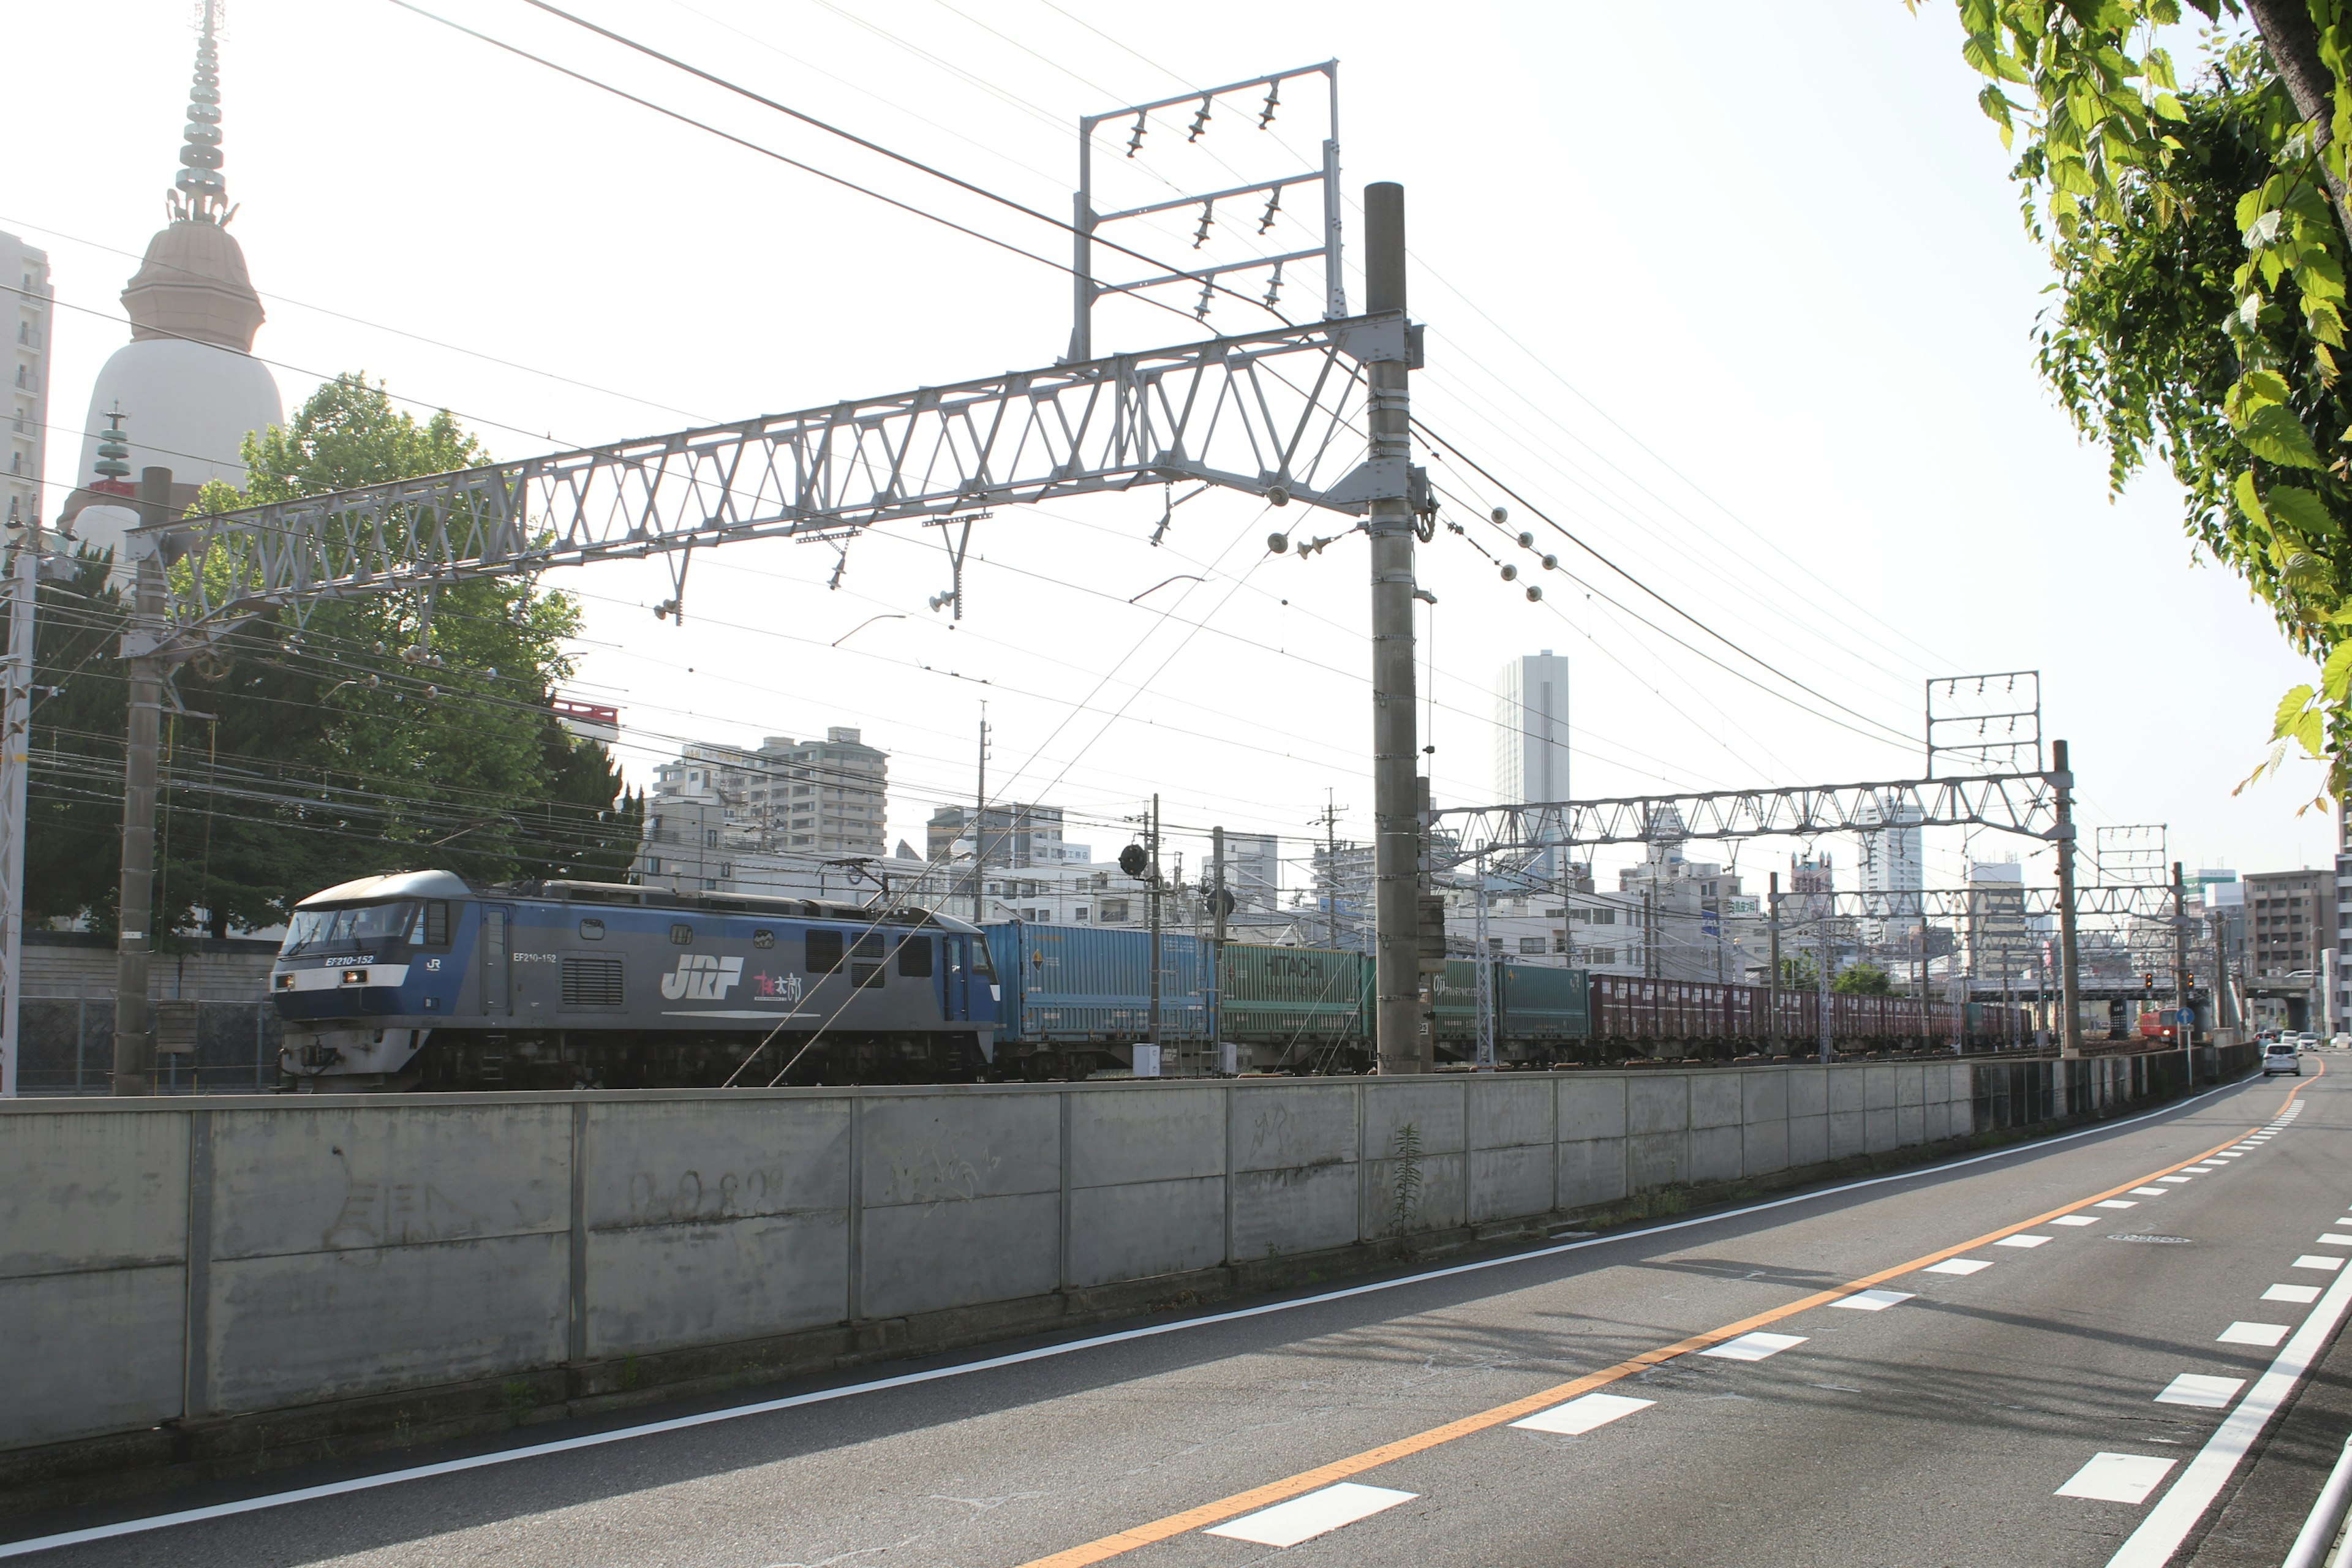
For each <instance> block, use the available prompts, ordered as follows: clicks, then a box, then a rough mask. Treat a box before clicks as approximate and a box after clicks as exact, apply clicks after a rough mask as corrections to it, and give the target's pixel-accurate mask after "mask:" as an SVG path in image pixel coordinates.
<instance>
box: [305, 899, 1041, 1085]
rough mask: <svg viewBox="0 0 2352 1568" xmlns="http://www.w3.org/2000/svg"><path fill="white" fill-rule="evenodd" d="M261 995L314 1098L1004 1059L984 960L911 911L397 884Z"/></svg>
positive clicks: (325, 910) (933, 1075)
mask: <svg viewBox="0 0 2352 1568" xmlns="http://www.w3.org/2000/svg"><path fill="white" fill-rule="evenodd" d="M269 985H270V997H271V1000H272V1001H273V1002H274V1003H275V1004H276V1005H277V1008H278V1016H279V1018H280V1019H281V1020H282V1022H283V1023H284V1026H285V1032H286V1043H285V1046H284V1048H283V1049H282V1051H281V1052H280V1054H279V1058H278V1059H279V1067H280V1069H281V1075H282V1079H283V1080H284V1081H285V1082H286V1083H287V1085H288V1086H289V1087H290V1088H294V1089H311V1090H317V1091H328V1090H350V1089H573V1088H605V1089H647V1088H693V1087H698V1086H715V1085H719V1084H722V1083H725V1082H727V1081H728V1080H729V1079H730V1078H733V1079H735V1080H736V1081H738V1082H745V1083H766V1082H769V1081H770V1080H772V1079H781V1081H783V1082H786V1083H940V1082H958V1081H968V1080H971V1079H977V1078H980V1077H982V1076H983V1075H985V1074H986V1073H987V1072H988V1070H989V1064H990V1061H991V1058H992V1056H993V1055H994V1052H995V1029H996V1016H997V996H998V993H997V985H996V978H995V973H994V971H993V970H992V968H991V966H990V963H989V957H988V944H987V942H986V941H985V940H984V939H983V938H982V936H981V934H980V932H979V931H977V930H976V929H975V928H973V927H971V926H970V925H967V924H964V923H963V922H961V921H956V920H952V919H950V918H948V917H946V916H942V915H936V914H932V913H929V912H928V911H925V910H889V911H887V912H886V911H877V910H866V909H861V908H858V907H856V906H855V905H849V904H837V903H819V902H812V901H807V900H800V899H775V898H750V897H741V898H739V897H732V896H721V895H719V894H715V893H670V892H665V891H662V890H660V889H652V888H635V887H622V886H618V885H613V884H606V883H596V882H536V883H530V884H524V885H520V886H514V887H493V888H483V889H476V888H473V887H471V886H469V885H467V883H466V882H465V881H464V880H463V879H460V878H458V877H457V876H456V875H454V874H452V873H450V872H447V871H406V872H399V873H395V874H394V875H391V876H383V877H368V878H363V879H360V880H358V881H355V882H346V883H344V884H343V885H341V887H335V888H330V889H327V890H326V891H324V892H322V893H317V894H313V895H312V896H311V897H310V898H308V899H305V900H302V902H301V903H300V904H299V905H298V906H296V908H295V910H294V918H293V919H292V921H290V922H289V928H288V931H287V936H286V941H285V943H284V945H283V947H282V948H281V949H280V950H279V952H278V963H277V965H276V967H275V968H274V969H273V971H272V972H271V974H270V982H269Z"/></svg>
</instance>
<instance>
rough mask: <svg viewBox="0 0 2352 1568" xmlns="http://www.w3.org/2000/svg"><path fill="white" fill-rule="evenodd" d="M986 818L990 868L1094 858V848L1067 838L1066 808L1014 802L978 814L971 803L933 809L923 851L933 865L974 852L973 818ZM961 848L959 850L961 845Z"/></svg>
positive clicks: (984, 847)
mask: <svg viewBox="0 0 2352 1568" xmlns="http://www.w3.org/2000/svg"><path fill="white" fill-rule="evenodd" d="M975 815H977V816H980V818H981V828H982V832H981V839H982V847H981V852H982V864H983V865H986V866H1000V867H1001V866H1015V867H1022V866H1083V865H1086V864H1087V863H1088V862H1090V861H1091V860H1093V858H1094V847H1093V846H1091V845H1087V844H1072V843H1069V842H1067V841H1066V840H1065V839H1064V838H1063V837H1062V808H1061V807H1060V806H1058V805H1029V804H1024V803H1023V802H1020V801H1009V802H1007V803H1005V804H1004V805H992V806H990V807H989V808H988V809H987V811H986V812H984V813H975V811H974V809H973V808H972V807H971V806H969V805H940V806H934V807H932V808H931V816H930V820H929V822H926V823H925V824H923V852H924V857H925V858H927V859H929V860H930V861H932V862H933V863H934V864H937V863H938V862H940V861H941V860H943V859H947V858H952V857H953V856H955V855H957V854H964V855H969V854H971V838H972V830H971V825H972V819H973V817H974V816H975ZM958 845H961V846H962V848H961V849H958V847H957V846H958Z"/></svg>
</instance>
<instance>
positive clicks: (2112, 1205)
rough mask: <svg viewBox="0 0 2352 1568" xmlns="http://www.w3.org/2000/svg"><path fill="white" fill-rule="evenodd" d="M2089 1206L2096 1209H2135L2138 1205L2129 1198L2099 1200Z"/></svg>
mask: <svg viewBox="0 0 2352 1568" xmlns="http://www.w3.org/2000/svg"><path fill="white" fill-rule="evenodd" d="M2091 1206H2092V1207H2093V1208H2096V1209H2136V1208H2137V1207H2139V1205H2138V1204H2137V1203H2135V1202H2133V1201H2132V1200H2131V1199H2129V1198H2101V1199H2100V1200H2099V1201H2098V1202H2097V1203H2095V1204H2093V1205H2091Z"/></svg>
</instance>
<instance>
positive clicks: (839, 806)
mask: <svg viewBox="0 0 2352 1568" xmlns="http://www.w3.org/2000/svg"><path fill="white" fill-rule="evenodd" d="M889 772H890V758H889V754H888V753H887V752H881V751H877V750H876V749H875V748H874V747H872V746H869V745H866V743H865V741H864V739H863V737H862V735H861V734H860V732H859V731H856V730H853V729H846V728H835V729H831V730H828V731H825V738H824V740H822V741H795V740H793V738H792V737H791V736H789V735H770V736H768V737H767V738H766V739H765V740H763V741H762V742H761V743H760V745H759V746H758V748H757V749H751V748H746V747H741V746H726V745H716V744H712V743H709V742H694V743H691V744H688V745H687V746H686V747H684V748H682V749H681V750H680V752H678V755H677V760H676V761H674V762H667V763H662V764H661V765H660V766H658V767H656V769H655V770H654V787H653V790H652V792H651V793H650V794H649V795H648V796H647V797H646V827H645V839H644V842H643V844H642V845H641V847H640V848H639V853H638V857H637V875H638V877H639V878H640V879H642V880H645V881H647V882H657V883H659V884H661V885H665V886H670V887H676V888H680V889H711V890H716V889H723V888H729V887H733V888H736V889H740V890H745V891H761V890H776V891H785V890H790V889H792V888H793V887H796V886H797V882H798V880H799V879H798V878H797V877H796V876H795V871H796V870H797V869H798V868H814V867H817V866H820V865H822V864H824V862H828V861H838V860H855V859H860V858H868V857H872V858H880V856H881V855H882V853H883V830H884V817H885V808H886V805H887V789H888V784H889Z"/></svg>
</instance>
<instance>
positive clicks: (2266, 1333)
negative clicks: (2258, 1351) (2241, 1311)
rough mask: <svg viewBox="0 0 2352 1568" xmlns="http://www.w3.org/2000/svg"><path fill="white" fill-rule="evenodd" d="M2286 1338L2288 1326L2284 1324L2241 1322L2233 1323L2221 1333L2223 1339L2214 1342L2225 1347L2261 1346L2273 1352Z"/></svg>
mask: <svg viewBox="0 0 2352 1568" xmlns="http://www.w3.org/2000/svg"><path fill="white" fill-rule="evenodd" d="M2284 1338H2286V1325H2285V1324H2284V1323H2249V1322H2243V1321H2240V1322H2235V1323H2231V1325H2230V1326H2229V1327H2228V1328H2226V1329H2223V1330H2222V1331H2221V1338H2220V1339H2218V1340H2216V1341H2215V1343H2216V1344H2224V1345H2260V1346H2262V1347H2263V1349H2264V1350H2273V1349H2275V1348H2277V1345H2278V1342H2280V1341H2281V1340H2283V1339H2284Z"/></svg>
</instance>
